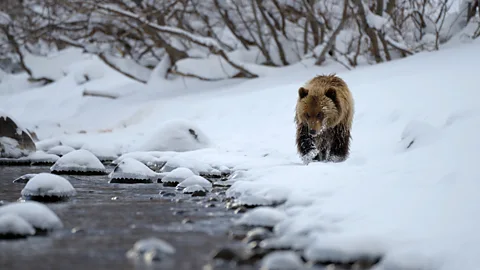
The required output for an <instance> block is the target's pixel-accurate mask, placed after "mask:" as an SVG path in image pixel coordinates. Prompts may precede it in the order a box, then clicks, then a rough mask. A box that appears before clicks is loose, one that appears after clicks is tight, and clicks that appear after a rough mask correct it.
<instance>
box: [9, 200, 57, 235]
mask: <svg viewBox="0 0 480 270" xmlns="http://www.w3.org/2000/svg"><path fill="white" fill-rule="evenodd" d="M5 214H16V215H18V216H19V217H21V218H23V219H24V220H26V221H27V222H28V223H30V224H31V225H32V226H33V227H34V228H35V229H36V230H41V231H50V230H54V229H61V228H63V223H62V221H61V220H60V219H59V218H58V216H57V215H56V214H55V213H54V212H53V211H52V210H50V208H48V207H47V206H45V205H44V204H41V203H38V202H34V201H28V202H14V203H9V204H6V205H3V206H0V216H2V215H5Z"/></svg>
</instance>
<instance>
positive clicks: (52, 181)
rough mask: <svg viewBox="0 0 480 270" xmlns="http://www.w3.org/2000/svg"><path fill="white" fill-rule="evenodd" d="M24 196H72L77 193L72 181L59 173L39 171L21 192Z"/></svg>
mask: <svg viewBox="0 0 480 270" xmlns="http://www.w3.org/2000/svg"><path fill="white" fill-rule="evenodd" d="M21 194H22V196H24V197H29V196H42V197H43V196H48V197H52V196H53V197H71V196H74V195H75V194H76V191H75V188H74V187H73V186H72V184H70V182H69V181H68V180H67V179H65V178H63V177H61V176H58V175H55V174H51V173H39V174H37V175H35V176H34V177H32V178H31V179H30V180H29V181H28V182H27V184H26V185H25V187H24V188H23V189H22V192H21Z"/></svg>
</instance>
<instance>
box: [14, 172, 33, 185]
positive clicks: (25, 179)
mask: <svg viewBox="0 0 480 270" xmlns="http://www.w3.org/2000/svg"><path fill="white" fill-rule="evenodd" d="M35 175H37V173H27V174H24V175H22V176H20V177H18V178H17V179H15V180H13V183H23V184H24V183H27V182H28V181H30V179H32V178H33V177H34V176H35Z"/></svg>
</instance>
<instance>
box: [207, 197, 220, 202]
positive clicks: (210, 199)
mask: <svg viewBox="0 0 480 270" xmlns="http://www.w3.org/2000/svg"><path fill="white" fill-rule="evenodd" d="M207 201H209V202H218V199H217V198H215V197H210V198H208V200H207Z"/></svg>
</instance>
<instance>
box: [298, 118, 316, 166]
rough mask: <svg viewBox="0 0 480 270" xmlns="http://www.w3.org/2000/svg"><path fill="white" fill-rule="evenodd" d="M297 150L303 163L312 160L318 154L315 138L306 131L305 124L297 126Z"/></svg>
mask: <svg viewBox="0 0 480 270" xmlns="http://www.w3.org/2000/svg"><path fill="white" fill-rule="evenodd" d="M296 143H297V151H298V153H299V154H300V157H301V159H302V161H303V163H304V164H306V165H308V163H310V162H312V161H313V159H314V158H315V157H316V156H317V155H318V153H319V151H318V149H317V147H316V146H315V140H314V138H313V137H312V135H310V134H309V132H308V127H307V126H306V125H300V126H297V138H296Z"/></svg>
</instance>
